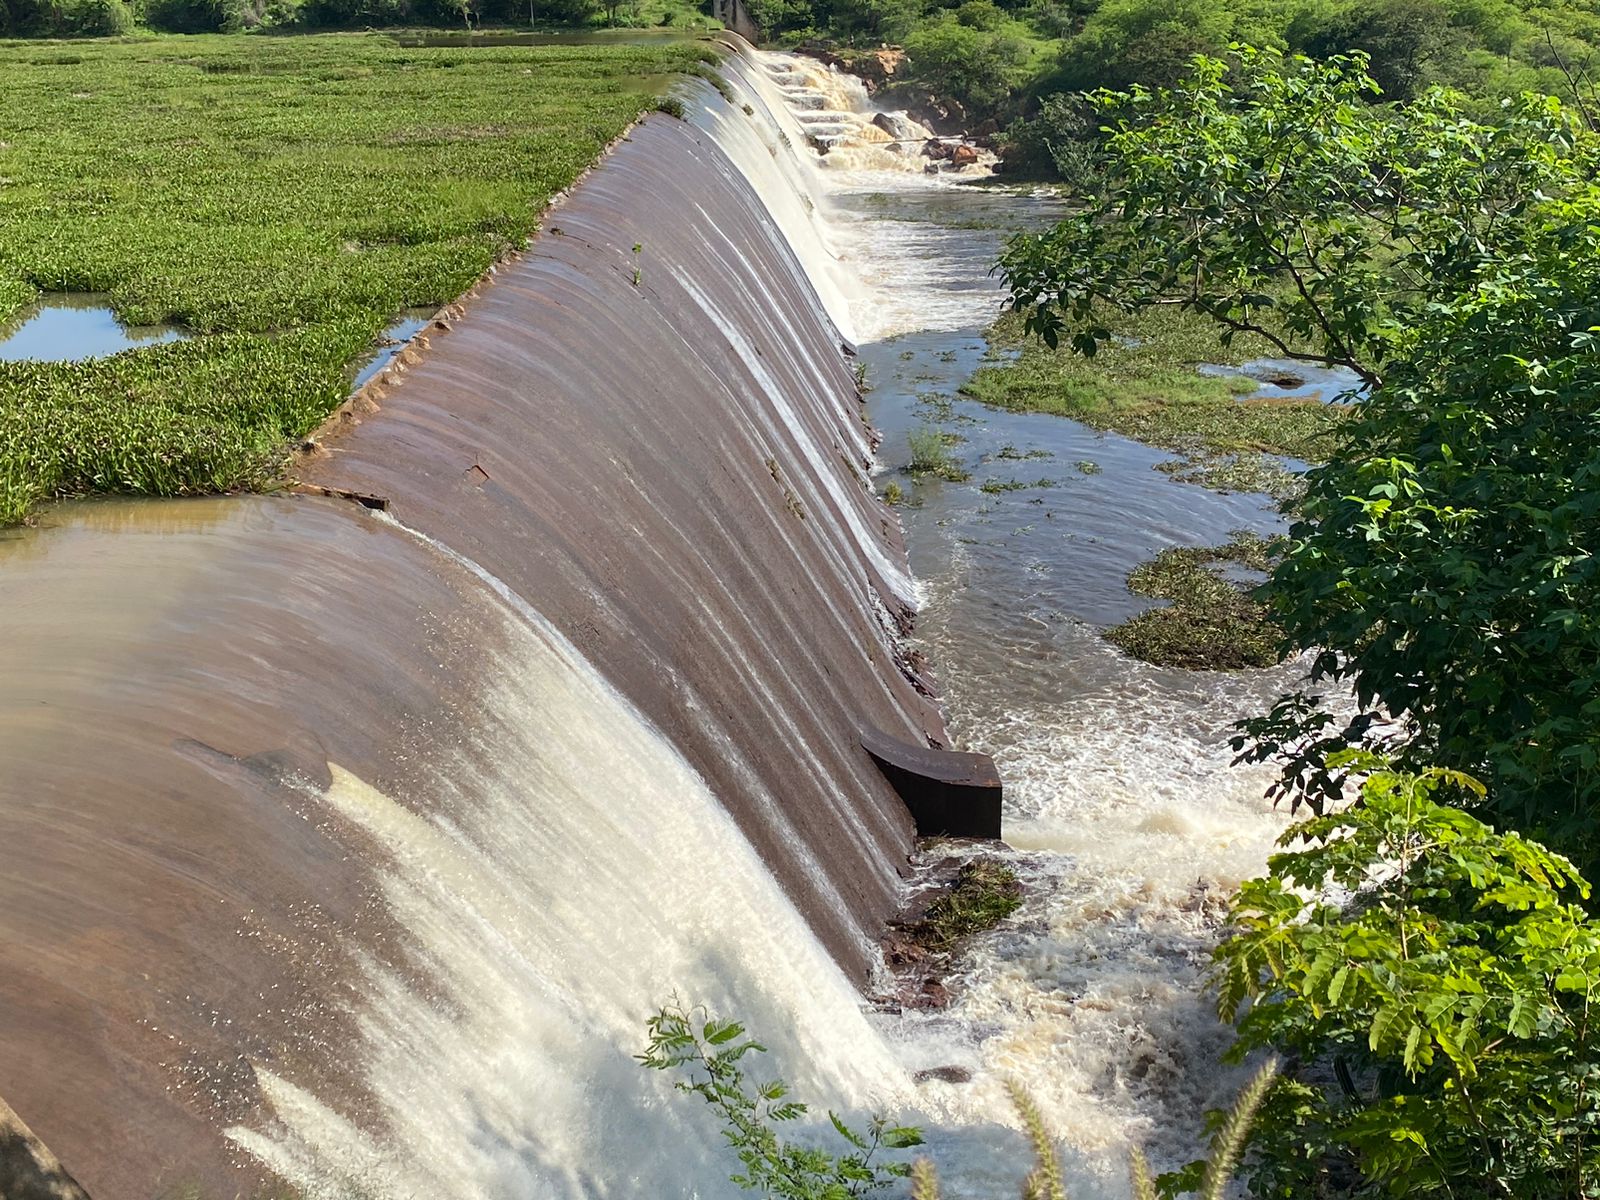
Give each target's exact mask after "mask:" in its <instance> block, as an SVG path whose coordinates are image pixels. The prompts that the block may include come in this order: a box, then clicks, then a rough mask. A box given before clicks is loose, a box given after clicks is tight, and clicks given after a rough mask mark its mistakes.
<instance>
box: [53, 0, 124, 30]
mask: <svg viewBox="0 0 1600 1200" xmlns="http://www.w3.org/2000/svg"><path fill="white" fill-rule="evenodd" d="M61 28H62V32H64V33H66V34H68V35H70V36H72V37H124V36H126V35H127V34H130V33H132V32H133V13H131V12H129V11H128V6H127V5H126V4H124V3H123V2H122V0H69V2H68V3H67V4H65V5H63V6H62V9H61Z"/></svg>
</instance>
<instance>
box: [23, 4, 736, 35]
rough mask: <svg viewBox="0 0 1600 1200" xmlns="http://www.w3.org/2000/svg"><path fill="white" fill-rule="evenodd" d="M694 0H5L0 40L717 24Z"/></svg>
mask: <svg viewBox="0 0 1600 1200" xmlns="http://www.w3.org/2000/svg"><path fill="white" fill-rule="evenodd" d="M705 7H706V6H704V5H701V4H699V3H697V2H696V0H4V2H3V3H0V37H47V38H86V37H117V36H124V35H127V34H129V33H133V32H135V31H136V30H138V29H149V30H154V31H157V32H163V33H237V32H240V31H243V30H273V29H277V30H284V31H287V30H294V29H371V28H384V27H391V28H399V27H405V26H418V27H430V26H431V27H437V28H442V29H457V30H464V29H475V28H479V27H483V26H489V27H520V28H523V29H527V28H530V27H531V28H535V29H566V28H572V27H587V26H593V25H607V26H619V25H620V26H630V27H643V28H649V29H655V28H662V29H677V30H696V29H713V28H718V25H717V23H716V22H715V21H713V20H712V19H711V18H710V16H709V15H707V13H706V12H705V11H703V9H704V8H705Z"/></svg>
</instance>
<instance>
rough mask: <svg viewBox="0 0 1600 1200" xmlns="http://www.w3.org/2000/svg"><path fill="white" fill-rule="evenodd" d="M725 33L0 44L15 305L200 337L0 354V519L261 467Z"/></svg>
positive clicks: (527, 227)
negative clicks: (362, 365)
mask: <svg viewBox="0 0 1600 1200" xmlns="http://www.w3.org/2000/svg"><path fill="white" fill-rule="evenodd" d="M709 53H711V52H710V51H709V50H707V49H706V48H705V47H703V46H694V45H690V44H662V45H647V46H640V45H601V46H552V47H504V48H481V49H425V48H402V47H400V46H399V45H397V44H396V43H395V42H394V41H393V40H392V39H390V38H388V37H386V36H382V35H360V34H330V35H320V36H304V37H285V38H273V37H258V36H226V35H215V36H197V37H159V38H155V37H152V38H145V39H141V40H135V41H127V42H74V43H40V42H12V43H0V112H3V113H5V114H6V115H5V118H4V121H3V123H0V323H3V322H4V321H5V319H6V318H7V317H8V316H14V315H15V314H16V313H17V312H19V311H20V310H22V309H23V308H24V307H25V306H26V305H27V304H28V303H29V302H30V301H32V300H34V299H36V298H37V297H38V295H39V293H40V292H43V291H80V292H103V293H107V294H108V295H109V297H110V302H111V304H112V305H113V307H114V308H115V309H116V311H117V314H118V316H119V317H120V318H121V319H123V320H124V321H126V322H128V323H132V324H155V323H167V322H172V323H177V324H180V325H182V326H185V327H186V328H187V329H188V330H190V331H191V332H193V333H194V334H195V335H196V336H195V337H193V338H192V339H190V340H188V341H183V342H176V343H170V344H166V345H160V346H152V347H149V348H143V349H137V350H132V351H129V352H127V353H124V354H120V355H117V356H115V357H112V358H108V359H102V360H98V361H90V362H82V363H0V522H4V523H13V522H16V521H18V520H21V519H23V518H24V517H25V516H26V514H27V513H28V512H29V510H30V509H31V508H32V507H33V506H35V505H37V504H38V503H39V502H40V501H42V500H45V499H48V498H50V497H56V496H71V495H82V494H87V493H94V492H139V493H149V494H157V495H178V494H184V493H191V492H206V491H219V490H227V489H232V488H238V487H249V486H258V485H261V484H262V483H265V482H267V481H269V480H271V479H272V478H273V477H274V475H275V474H276V472H277V470H278V469H279V467H280V465H281V461H282V454H283V448H284V446H285V443H286V441H287V440H288V439H291V438H294V437H297V436H299V435H301V434H303V433H304V432H306V431H307V430H308V429H310V428H311V427H313V426H314V425H315V424H316V423H317V422H318V421H320V420H321V419H322V418H323V417H324V416H326V415H327V414H328V413H329V412H330V411H331V410H332V409H333V408H335V407H336V406H337V405H338V404H339V403H340V402H341V401H342V400H343V399H344V397H345V395H346V394H347V392H348V390H349V365H350V363H351V362H352V360H353V359H355V358H357V357H358V356H359V355H360V354H362V353H363V352H364V351H365V350H367V349H368V348H370V347H371V346H372V345H373V343H374V341H375V339H376V338H377V337H378V336H379V334H380V333H381V331H382V330H383V328H384V326H385V325H386V324H387V323H388V322H389V320H390V319H391V318H392V317H393V316H394V315H395V314H396V313H397V312H398V311H399V310H401V309H403V308H408V307H419V306H434V305H440V304H443V303H446V302H448V301H449V300H451V299H453V298H454V297H456V296H458V295H459V294H461V293H462V292H463V291H465V290H466V289H467V287H469V286H470V285H471V283H472V281H473V280H474V279H475V278H476V277H477V276H478V275H480V274H481V273H482V272H483V271H484V270H485V269H486V268H487V267H488V266H489V265H490V264H491V263H493V262H494V261H495V260H496V259H497V258H498V257H500V256H501V255H503V254H505V253H506V252H507V251H508V250H510V249H512V248H514V247H516V246H518V245H520V244H521V243H522V242H523V241H524V240H525V239H526V238H527V237H528V235H529V234H530V233H531V232H532V231H533V229H534V227H535V225H536V224H537V221H538V217H539V213H540V212H541V210H542V209H543V208H544V206H545V205H546V203H547V202H548V201H549V200H550V198H551V196H552V195H553V194H554V193H556V192H557V191H559V190H560V189H562V188H564V187H566V186H567V185H569V184H570V183H572V181H573V180H574V179H575V178H576V177H577V175H578V174H579V173H580V172H581V171H582V170H583V169H584V168H585V167H586V166H588V164H589V163H591V162H592V161H593V160H594V159H595V157H596V155H598V153H599V152H600V151H601V149H602V148H603V147H604V146H605V145H606V144H607V143H608V142H610V141H611V140H612V139H613V138H615V137H616V136H617V135H618V134H620V133H621V132H622V131H623V130H624V129H625V128H626V127H627V126H628V124H629V123H630V122H631V121H632V120H634V118H635V117H637V116H638V115H639V113H640V112H641V111H642V110H644V109H645V108H647V107H649V106H650V105H652V104H653V103H654V101H655V97H656V95H657V93H658V92H660V91H661V90H663V89H664V88H665V87H666V86H668V83H669V80H668V79H667V78H666V76H668V75H670V74H671V73H673V72H677V71H680V70H683V69H685V68H687V67H690V66H692V65H693V64H694V63H695V62H696V61H697V60H698V59H699V58H700V57H701V56H704V55H707V54H709Z"/></svg>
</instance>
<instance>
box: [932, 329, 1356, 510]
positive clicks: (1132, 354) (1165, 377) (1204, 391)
mask: <svg viewBox="0 0 1600 1200" xmlns="http://www.w3.org/2000/svg"><path fill="white" fill-rule="evenodd" d="M1108 324H1109V327H1110V328H1112V329H1113V330H1114V331H1116V332H1117V333H1118V335H1119V338H1118V340H1116V341H1112V342H1110V343H1108V344H1106V345H1105V346H1103V347H1102V348H1101V350H1100V352H1099V353H1098V354H1096V355H1095V356H1094V357H1093V358H1084V357H1083V356H1082V355H1080V354H1077V353H1075V352H1073V351H1072V350H1071V349H1070V348H1068V347H1067V346H1065V345H1063V346H1062V347H1061V348H1060V349H1057V350H1051V349H1049V348H1048V347H1047V346H1045V345H1044V344H1043V343H1042V342H1039V341H1036V340H1034V339H1028V338H1025V337H1024V336H1023V333H1022V328H1021V321H1020V320H1019V319H1018V318H1017V317H1016V316H1007V317H1003V318H1002V319H1001V320H1000V321H999V322H998V323H997V324H996V325H995V327H994V328H993V329H992V330H991V331H990V342H991V345H993V346H995V347H996V348H997V349H998V350H999V351H1001V352H1006V351H1010V352H1014V357H1012V358H1009V359H1007V360H1005V361H1001V362H996V363H995V364H993V365H991V366H986V367H984V368H982V369H981V370H979V371H978V372H977V374H976V375H974V376H973V378H972V379H971V380H969V381H968V383H967V384H966V385H965V386H964V387H963V388H962V391H964V392H966V393H967V394H968V395H970V396H972V397H973V398H974V399H976V400H980V401H982V402H983V403H985V404H991V405H994V406H995V407H997V408H1009V409H1013V410H1015V411H1019V412H1045V413H1054V414H1056V415H1057V416H1064V417H1070V418H1072V419H1073V420H1075V421H1081V422H1083V423H1084V424H1085V425H1090V426H1092V427H1094V428H1096V429H1107V430H1111V431H1113V432H1116V433H1121V434H1125V435H1126V436H1128V437H1131V438H1135V439H1137V440H1139V441H1141V442H1145V443H1147V444H1149V445H1152V446H1158V447H1161V448H1162V449H1165V450H1171V451H1173V452H1174V453H1176V454H1178V455H1180V456H1181V457H1180V458H1178V459H1176V460H1174V461H1173V463H1172V464H1171V470H1172V473H1173V474H1175V475H1177V476H1179V477H1180V478H1183V479H1186V480H1190V481H1193V482H1196V483H1201V484H1205V485H1207V486H1211V487H1215V488H1219V489H1221V490H1227V491H1264V492H1272V493H1274V494H1278V495H1280V496H1288V495H1289V494H1292V480H1291V479H1290V477H1289V476H1288V475H1287V474H1286V473H1285V472H1284V471H1283V469H1282V468H1281V467H1280V466H1279V465H1278V463H1277V461H1276V459H1275V458H1274V457H1272V456H1275V455H1284V456H1287V457H1290V458H1298V459H1305V460H1308V461H1313V462H1315V461H1318V460H1319V459H1320V458H1322V457H1323V456H1325V454H1326V452H1327V446H1326V443H1325V437H1326V435H1327V433H1328V432H1329V431H1330V429H1331V428H1332V427H1333V426H1334V425H1335V424H1336V423H1337V422H1338V421H1339V419H1340V418H1341V416H1342V410H1341V409H1340V408H1339V407H1338V406H1336V405H1328V404H1324V403H1323V402H1322V401H1321V400H1299V399H1281V400H1241V399H1240V395H1241V392H1245V391H1250V390H1253V389H1254V388H1255V386H1256V385H1255V384H1253V383H1252V382H1251V381H1249V380H1244V379H1241V378H1239V377H1238V376H1223V375H1205V374H1201V373H1200V371H1199V370H1198V369H1197V368H1198V366H1199V365H1200V364H1202V363H1216V364H1224V365H1232V366H1237V365H1239V364H1242V363H1245V362H1248V361H1250V360H1251V359H1256V358H1265V357H1271V356H1273V355H1274V354H1275V353H1276V351H1275V350H1274V349H1273V348H1272V347H1271V346H1270V345H1269V344H1268V343H1267V342H1266V341H1264V340H1262V339H1257V338H1253V337H1249V336H1240V337H1238V338H1236V339H1235V340H1234V342H1233V344H1232V345H1231V346H1228V347H1223V346H1222V345H1221V344H1220V343H1219V342H1218V340H1217V335H1216V330H1215V327H1214V326H1213V325H1212V324H1211V323H1210V322H1209V321H1208V320H1207V319H1206V318H1203V317H1200V316H1195V315H1192V314H1187V313H1183V312H1180V311H1177V310H1172V309H1156V310H1151V311H1150V312H1147V313H1145V314H1143V315H1142V316H1139V317H1123V316H1117V315H1108Z"/></svg>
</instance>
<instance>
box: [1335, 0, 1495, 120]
mask: <svg viewBox="0 0 1600 1200" xmlns="http://www.w3.org/2000/svg"><path fill="white" fill-rule="evenodd" d="M1464 44H1465V34H1464V33H1463V31H1462V30H1460V29H1458V28H1456V26H1455V25H1454V24H1453V23H1452V21H1451V13H1450V10H1449V9H1447V8H1446V7H1445V6H1444V5H1443V4H1442V3H1440V0H1362V2H1361V3H1358V4H1356V5H1354V6H1353V7H1351V8H1347V9H1345V10H1343V11H1342V12H1340V13H1338V14H1337V15H1336V16H1334V17H1333V18H1332V19H1331V20H1330V21H1328V22H1327V23H1326V24H1325V25H1324V26H1323V27H1322V28H1321V29H1320V30H1318V31H1317V32H1316V33H1315V34H1314V35H1313V36H1312V37H1310V38H1309V39H1308V40H1307V42H1306V43H1305V45H1304V49H1305V50H1306V52H1307V53H1308V54H1310V55H1311V56H1313V57H1315V58H1327V57H1331V56H1332V55H1335V54H1343V53H1346V52H1348V51H1351V50H1359V51H1361V52H1363V53H1365V54H1366V55H1367V57H1368V59H1369V61H1370V62H1371V64H1372V68H1371V69H1372V77H1373V78H1374V79H1375V80H1376V81H1377V83H1378V85H1379V86H1380V87H1381V88H1382V89H1383V94H1384V95H1385V96H1388V97H1389V98H1390V99H1394V100H1408V99H1410V98H1411V97H1413V96H1415V95H1416V94H1417V93H1418V92H1420V91H1422V90H1423V89H1424V88H1425V87H1426V86H1427V85H1428V84H1430V83H1434V82H1437V81H1438V78H1439V74H1440V68H1441V66H1442V64H1443V61H1444V60H1446V59H1447V58H1449V57H1450V56H1452V55H1454V54H1457V53H1459V52H1460V51H1461V50H1462V49H1463V48H1464Z"/></svg>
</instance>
